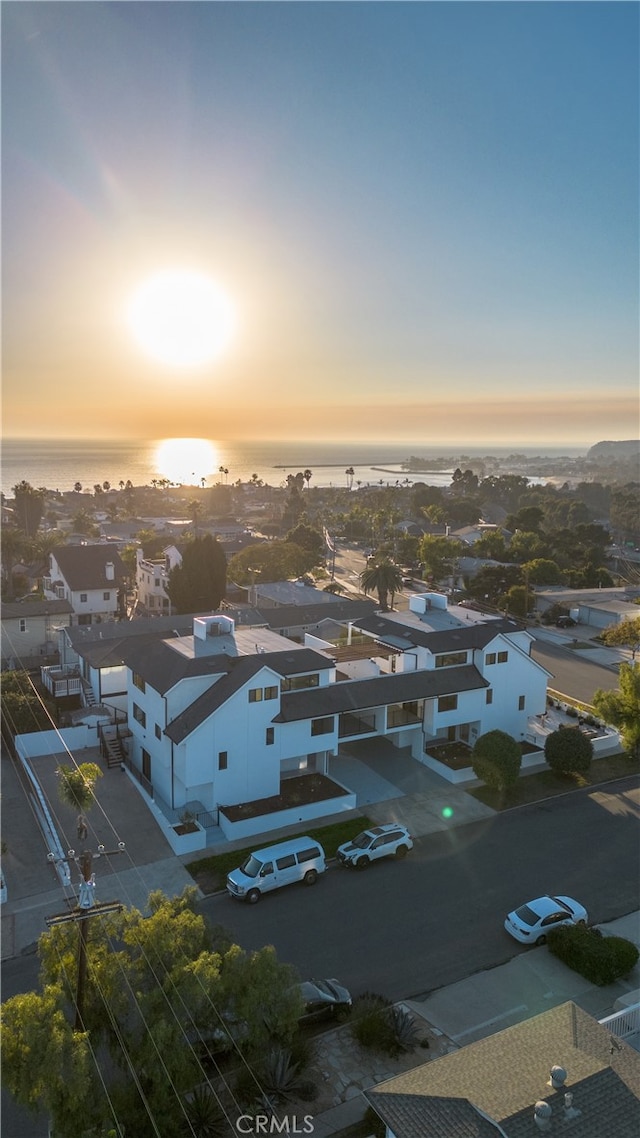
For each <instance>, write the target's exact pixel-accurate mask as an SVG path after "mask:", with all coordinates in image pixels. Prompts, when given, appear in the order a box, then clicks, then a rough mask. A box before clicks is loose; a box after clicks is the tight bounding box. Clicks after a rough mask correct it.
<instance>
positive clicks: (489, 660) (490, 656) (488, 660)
mask: <svg viewBox="0 0 640 1138" xmlns="http://www.w3.org/2000/svg"><path fill="white" fill-rule="evenodd" d="M484 662H485V664H495V662H496V654H495V652H487V654H486V656H485V658H484Z"/></svg>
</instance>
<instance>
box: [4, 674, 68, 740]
mask: <svg viewBox="0 0 640 1138" xmlns="http://www.w3.org/2000/svg"><path fill="white" fill-rule="evenodd" d="M0 706H1V707H2V734H3V736H4V737H5V738H6V739H9V740H11V739H12V738H13V736H14V735H25V734H28V733H29V732H30V731H48V730H50V728H51V718H50V716H51V717H53V715H54V714H55V704H54V703H52V702H51V701H47V700H45V699H43V698H42V697H41V696H40V695H39V694H38V693H37V692H36V691H34V689H33V687H32V684H31V680H30V678H29V674H28V673H27V672H24V671H15V672H10V671H7V672H3V673H2V684H1V689H0Z"/></svg>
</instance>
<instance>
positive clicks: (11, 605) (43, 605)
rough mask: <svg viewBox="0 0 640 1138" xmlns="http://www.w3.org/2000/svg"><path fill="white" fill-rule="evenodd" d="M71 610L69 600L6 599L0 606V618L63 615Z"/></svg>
mask: <svg viewBox="0 0 640 1138" xmlns="http://www.w3.org/2000/svg"><path fill="white" fill-rule="evenodd" d="M70 612H73V609H72V607H71V605H70V603H69V601H46V600H37V601H7V602H5V603H4V604H2V606H0V615H1V617H2V620H13V619H14V618H15V617H22V616H63V615H66V614H67V613H70Z"/></svg>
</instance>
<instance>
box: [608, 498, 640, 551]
mask: <svg viewBox="0 0 640 1138" xmlns="http://www.w3.org/2000/svg"><path fill="white" fill-rule="evenodd" d="M638 493H640V483H638V482H629V483H627V485H626V486H617V487H616V488H615V490H614V491H613V493H612V495H611V510H610V513H609V520H610V522H611V528H612V529H613V531H614V532H615V533H616V534H618V536H619V539H620V540H621V541H632V542H633V543H634V545H637V544H638V542H639V541H640V511H639V510H638Z"/></svg>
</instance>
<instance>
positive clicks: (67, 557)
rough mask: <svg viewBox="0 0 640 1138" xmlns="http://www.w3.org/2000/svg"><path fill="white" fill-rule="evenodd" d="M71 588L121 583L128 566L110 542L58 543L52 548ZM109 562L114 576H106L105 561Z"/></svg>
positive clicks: (91, 587) (98, 587) (112, 585)
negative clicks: (112, 577)
mask: <svg viewBox="0 0 640 1138" xmlns="http://www.w3.org/2000/svg"><path fill="white" fill-rule="evenodd" d="M52 557H54V558H55V560H56V561H57V563H58V566H59V568H60V571H61V573H62V574H63V576H64V579H65V581H66V582H67V585H68V586H69V588H70V589H72V590H73V591H74V592H75V591H77V590H78V589H103V588H105V586H109V585H110V586H111V587H112V588H113V587H114V586H118V585H121V584H122V582H123V580H124V578H125V576H126V573H127V570H126V566H125V564H124V561H123V560H122V558H121V557H120V554H119V553H118V551H117V550H116V549H114V548H113V547H112V546H105V545H59V546H57V547H56V548H55V549H54V550H53V551H52ZM108 562H112V564H113V568H114V573H115V578H114V580H113V581H112V580H110V579H109V578H108V577H107V573H106V565H107V564H108Z"/></svg>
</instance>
